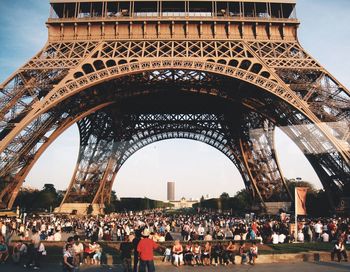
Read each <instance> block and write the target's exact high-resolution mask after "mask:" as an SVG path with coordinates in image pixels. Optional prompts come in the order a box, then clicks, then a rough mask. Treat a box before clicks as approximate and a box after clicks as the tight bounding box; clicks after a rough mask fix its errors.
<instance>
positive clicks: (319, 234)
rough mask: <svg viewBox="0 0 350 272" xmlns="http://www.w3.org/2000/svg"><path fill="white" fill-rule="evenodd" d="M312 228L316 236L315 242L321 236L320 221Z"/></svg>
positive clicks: (321, 226)
mask: <svg viewBox="0 0 350 272" xmlns="http://www.w3.org/2000/svg"><path fill="white" fill-rule="evenodd" d="M314 228H315V234H316V237H315V240H317V239H318V238H320V236H321V234H322V228H323V225H322V223H321V221H318V222H317V223H316V224H315V226H314Z"/></svg>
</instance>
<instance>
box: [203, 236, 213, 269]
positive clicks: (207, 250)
mask: <svg viewBox="0 0 350 272" xmlns="http://www.w3.org/2000/svg"><path fill="white" fill-rule="evenodd" d="M210 256H211V245H210V243H209V242H206V243H205V246H204V250H203V254H202V262H203V265H207V266H208V265H210Z"/></svg>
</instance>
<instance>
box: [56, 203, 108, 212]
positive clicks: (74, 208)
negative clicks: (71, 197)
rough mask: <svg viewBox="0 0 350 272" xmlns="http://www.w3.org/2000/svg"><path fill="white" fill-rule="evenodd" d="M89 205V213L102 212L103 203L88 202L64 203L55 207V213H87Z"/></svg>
mask: <svg viewBox="0 0 350 272" xmlns="http://www.w3.org/2000/svg"><path fill="white" fill-rule="evenodd" d="M90 205H91V207H92V211H91V213H90V214H91V215H98V214H104V205H100V204H90V203H64V204H62V205H61V206H60V207H57V208H56V209H55V211H54V212H55V213H69V214H77V215H87V214H88V209H89V206H90Z"/></svg>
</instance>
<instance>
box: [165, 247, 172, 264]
mask: <svg viewBox="0 0 350 272" xmlns="http://www.w3.org/2000/svg"><path fill="white" fill-rule="evenodd" d="M163 262H171V248H170V247H167V248H166V249H165V251H164V257H163Z"/></svg>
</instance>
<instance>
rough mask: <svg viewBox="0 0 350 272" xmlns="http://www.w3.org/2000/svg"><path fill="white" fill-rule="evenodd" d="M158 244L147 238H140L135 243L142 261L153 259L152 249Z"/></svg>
mask: <svg viewBox="0 0 350 272" xmlns="http://www.w3.org/2000/svg"><path fill="white" fill-rule="evenodd" d="M157 248H158V245H157V244H156V243H155V242H154V241H153V240H151V239H149V238H144V239H141V241H140V242H139V244H138V245H137V252H138V253H139V255H140V259H141V260H142V261H152V260H153V250H154V249H157Z"/></svg>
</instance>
